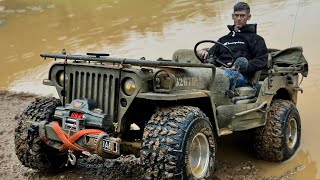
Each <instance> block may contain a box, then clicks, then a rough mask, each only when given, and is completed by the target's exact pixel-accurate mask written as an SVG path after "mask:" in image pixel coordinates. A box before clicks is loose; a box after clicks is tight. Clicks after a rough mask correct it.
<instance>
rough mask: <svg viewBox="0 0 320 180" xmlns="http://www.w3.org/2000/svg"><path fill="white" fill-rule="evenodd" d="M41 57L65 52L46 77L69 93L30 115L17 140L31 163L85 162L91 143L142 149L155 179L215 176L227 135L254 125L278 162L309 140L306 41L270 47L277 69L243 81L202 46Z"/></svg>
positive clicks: (112, 150) (119, 150)
mask: <svg viewBox="0 0 320 180" xmlns="http://www.w3.org/2000/svg"><path fill="white" fill-rule="evenodd" d="M41 57H44V58H47V59H48V58H54V59H62V61H61V62H60V61H58V62H56V63H55V64H53V65H52V66H51V68H50V70H49V76H48V79H45V80H44V81H43V82H44V84H45V85H49V86H54V87H55V88H56V90H57V92H58V94H59V100H57V99H55V98H38V99H36V100H35V101H34V102H33V103H32V104H30V106H29V107H28V108H27V109H26V110H25V111H24V112H23V113H22V114H21V115H20V120H19V123H18V127H17V128H16V135H15V143H16V153H17V156H18V158H19V159H20V161H21V162H22V163H23V164H24V165H25V166H28V167H32V168H35V169H40V170H50V169H53V168H57V167H61V166H62V165H64V164H69V165H75V162H76V160H77V158H78V157H79V156H80V154H81V152H82V151H88V152H90V153H92V154H98V155H100V156H102V157H105V158H116V157H118V156H120V155H123V154H132V153H133V154H135V155H136V156H138V157H140V158H141V162H142V166H143V168H144V169H145V171H144V172H145V174H144V176H145V177H146V178H150V179H152V178H154V179H157V178H158V179H163V178H169V179H176V178H182V179H188V178H195V179H202V178H210V177H212V174H213V171H214V167H215V153H216V150H217V147H216V145H217V144H216V140H217V139H218V138H219V137H220V136H223V135H227V134H231V133H233V132H236V131H244V130H249V129H254V132H255V140H254V147H255V152H256V153H257V156H258V157H259V158H261V159H265V160H269V161H276V162H281V161H285V160H287V159H289V158H290V157H291V156H292V155H293V154H294V153H295V151H296V149H297V148H298V146H299V144H300V135H301V130H300V129H301V122H300V117H299V113H298V111H297V109H296V107H295V105H296V103H297V94H298V91H302V89H301V87H300V86H299V85H300V84H299V74H301V75H302V76H304V77H306V76H307V73H308V64H307V62H306V60H305V59H304V57H303V54H302V48H300V47H296V48H289V49H286V50H282V51H280V50H271V49H270V50H269V59H268V68H267V69H264V70H261V71H258V72H256V74H255V76H254V77H252V79H250V85H248V86H246V87H240V88H234V89H230V82H229V79H228V78H227V76H226V75H225V73H224V70H223V69H222V68H218V67H216V66H214V65H213V64H204V63H201V62H200V61H199V60H198V59H197V58H196V56H195V55H194V51H192V50H177V51H176V52H175V53H174V54H173V57H172V59H171V60H165V59H162V58H159V59H158V60H145V59H143V58H142V59H130V58H115V57H111V56H109V55H108V54H96V53H88V55H69V54H41ZM301 75H300V76H301ZM270 132H274V133H270ZM272 134H273V135H274V136H273V135H272ZM278 135H279V136H278ZM275 139H276V140H278V141H275ZM274 142H278V143H279V144H276V143H274ZM268 143H269V144H268ZM48 149H49V150H50V151H49V150H48ZM58 157H59V158H58Z"/></svg>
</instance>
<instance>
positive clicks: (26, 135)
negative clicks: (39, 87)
mask: <svg viewBox="0 0 320 180" xmlns="http://www.w3.org/2000/svg"><path fill="white" fill-rule="evenodd" d="M59 105H61V102H60V100H58V99H55V98H47V97H42V98H37V99H36V100H35V101H33V102H31V104H30V105H29V106H28V107H27V108H26V109H25V110H24V111H23V112H22V113H21V114H20V117H19V119H18V124H17V127H16V129H15V138H14V142H15V150H16V155H17V157H18V159H19V160H20V161H21V163H22V164H23V165H24V166H26V167H30V168H33V169H38V170H40V171H56V170H60V169H61V168H63V167H65V166H64V165H65V164H66V163H67V160H68V156H67V153H65V152H64V153H62V152H59V150H57V149H54V148H52V147H49V146H48V145H46V144H45V143H44V142H43V141H42V140H41V139H40V137H39V129H38V126H34V125H32V126H31V127H29V126H28V125H27V121H31V122H40V121H50V120H52V118H53V113H54V110H55V108H56V107H57V106H59ZM31 136H32V137H31Z"/></svg>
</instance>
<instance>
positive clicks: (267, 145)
mask: <svg viewBox="0 0 320 180" xmlns="http://www.w3.org/2000/svg"><path fill="white" fill-rule="evenodd" d="M290 113H291V114H292V113H294V114H293V116H295V117H296V118H297V125H298V139H297V142H296V145H295V146H294V148H293V149H289V148H288V147H287V144H286V137H285V130H286V127H285V126H286V124H287V119H286V118H287V117H288V116H289V114H290ZM254 139H255V140H254V150H255V152H256V155H257V158H258V159H263V160H267V161H272V162H283V161H286V160H288V159H290V158H291V157H292V156H293V154H294V153H295V152H296V150H297V149H298V147H299V145H300V141H301V121H300V116H299V113H298V110H297V109H296V107H295V105H294V104H293V103H292V102H291V101H289V100H282V99H276V100H273V102H272V104H271V106H270V108H269V111H268V120H267V122H266V125H265V126H263V127H260V128H258V129H257V131H256V134H255V136H254Z"/></svg>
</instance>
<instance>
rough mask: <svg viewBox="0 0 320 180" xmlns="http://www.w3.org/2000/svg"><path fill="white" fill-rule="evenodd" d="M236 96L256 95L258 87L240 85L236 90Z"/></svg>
mask: <svg viewBox="0 0 320 180" xmlns="http://www.w3.org/2000/svg"><path fill="white" fill-rule="evenodd" d="M234 92H235V95H236V96H255V94H256V89H254V88H253V87H251V86H245V87H238V88H235V90H234Z"/></svg>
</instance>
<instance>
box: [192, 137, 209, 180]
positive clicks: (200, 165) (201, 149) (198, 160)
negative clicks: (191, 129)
mask: <svg viewBox="0 0 320 180" xmlns="http://www.w3.org/2000/svg"><path fill="white" fill-rule="evenodd" d="M188 159H189V161H188V165H189V167H191V172H192V174H193V175H194V176H195V177H196V178H198V179H200V178H203V177H204V176H205V174H206V173H207V171H208V168H209V159H210V150H209V142H208V139H207V137H206V136H205V135H204V134H203V133H197V134H196V135H195V137H194V138H193V139H192V142H191V144H190V146H189V151H188Z"/></svg>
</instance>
